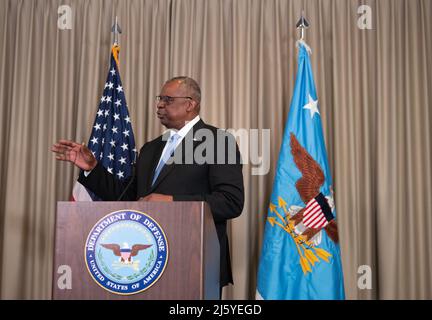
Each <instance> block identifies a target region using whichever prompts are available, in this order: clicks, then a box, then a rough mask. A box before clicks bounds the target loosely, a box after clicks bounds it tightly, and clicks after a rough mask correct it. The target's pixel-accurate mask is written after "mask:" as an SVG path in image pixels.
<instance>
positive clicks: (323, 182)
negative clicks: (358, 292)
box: [257, 41, 345, 300]
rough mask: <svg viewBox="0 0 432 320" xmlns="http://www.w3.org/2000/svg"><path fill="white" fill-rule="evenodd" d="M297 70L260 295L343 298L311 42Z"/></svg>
mask: <svg viewBox="0 0 432 320" xmlns="http://www.w3.org/2000/svg"><path fill="white" fill-rule="evenodd" d="M298 44H299V54H298V70H297V79H296V83H295V88H294V94H293V97H292V101H291V106H290V111H289V115H288V122H287V124H286V127H285V132H284V136H283V141H282V146H281V150H280V154H279V161H278V164H277V169H276V176H275V180H274V185H273V193H272V196H271V202H270V205H269V210H268V215H267V220H266V225H265V231H264V241H263V246H262V252H261V258H260V264H259V269H258V283H257V298H263V299H275V300H284V299H288V300H291V299H344V298H345V293H344V285H343V273H342V263H341V258H340V249H339V244H338V236H337V226H336V220H335V218H336V211H335V208H334V200H333V191H332V178H331V174H330V169H329V164H328V160H327V152H326V148H325V143H324V137H323V130H322V125H321V114H320V112H319V109H318V97H317V94H316V90H315V83H314V80H313V75H312V69H311V63H310V59H309V53H308V50H310V49H309V48H308V47H307V45H306V44H305V43H304V42H302V41H299V43H298Z"/></svg>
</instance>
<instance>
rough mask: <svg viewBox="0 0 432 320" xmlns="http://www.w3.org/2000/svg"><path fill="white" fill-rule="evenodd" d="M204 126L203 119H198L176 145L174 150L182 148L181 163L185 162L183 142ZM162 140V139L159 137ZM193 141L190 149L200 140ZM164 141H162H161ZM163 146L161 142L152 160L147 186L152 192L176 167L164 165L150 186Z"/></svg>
mask: <svg viewBox="0 0 432 320" xmlns="http://www.w3.org/2000/svg"><path fill="white" fill-rule="evenodd" d="M204 126H205V124H204V121H202V120H201V119H200V121H198V122H197V123H196V124H195V125H194V126H193V127H192V129H191V130H190V131H189V132H188V133H187V134H186V136H185V137H184V139H183V140H182V142H181V143H180V144H179V145H178V146H177V148H176V150H177V149H179V148H182V163H185V142H186V140H187V139H190V135H193V136H194V135H195V132H196V131H197V130H199V129H201V128H203V127H204ZM161 141H162V139H161ZM192 141H193V148H192V150H195V147H196V146H197V145H198V144H199V143H200V142H201V141H194V140H192ZM162 142H164V141H162ZM164 146H165V143H162V147H161V149H160V151H158V152H157V153H158V154H157V156H155V160H154V165H153V169H152V175H151V179H150V184H149V186H150V187H151V190H150V192H153V190H154V189H155V188H156V187H157V186H158V185H159V184H160V183H161V182H162V181H163V179H164V178H165V177H166V176H167V175H168V174H170V173H172V171H173V170H174V169H175V168H176V165H175V164H171V165H165V166H164V167H163V168H162V170H161V172H160V173H159V176H158V177H157V179H156V181H155V183H154V185H153V186H151V183H152V181H153V176H154V172H155V170H156V166H157V164H158V162H159V159H160V157H161V154H162V151H163V148H164ZM192 156H193V155H192Z"/></svg>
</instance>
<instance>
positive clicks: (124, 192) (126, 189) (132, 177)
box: [116, 152, 137, 201]
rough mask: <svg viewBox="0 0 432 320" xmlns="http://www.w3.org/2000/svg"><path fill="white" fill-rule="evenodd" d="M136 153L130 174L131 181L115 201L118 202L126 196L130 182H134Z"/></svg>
mask: <svg viewBox="0 0 432 320" xmlns="http://www.w3.org/2000/svg"><path fill="white" fill-rule="evenodd" d="M136 154H137V153H136V152H135V161H134V162H133V163H132V172H131V179H130V180H129V182H128V184H127V185H126V187H125V188H124V190H123V192H122V193H121V195H120V197H118V198H117V200H116V201H120V200H121V199H122V198H123V196H124V195H125V194H126V191H128V190H129V188H130V186H131V185H132V182H133V181H134V180H135V170H136Z"/></svg>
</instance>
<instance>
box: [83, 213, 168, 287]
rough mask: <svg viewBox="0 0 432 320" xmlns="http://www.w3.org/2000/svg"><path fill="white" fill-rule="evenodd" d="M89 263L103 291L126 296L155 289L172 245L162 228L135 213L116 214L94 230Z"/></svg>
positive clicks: (88, 244) (87, 249)
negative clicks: (169, 243)
mask: <svg viewBox="0 0 432 320" xmlns="http://www.w3.org/2000/svg"><path fill="white" fill-rule="evenodd" d="M85 261H86V265H87V269H88V271H89V273H90V275H91V276H92V278H93V279H94V280H95V281H96V283H98V284H99V285H100V286H101V287H102V288H104V289H106V290H108V291H110V292H112V293H115V294H122V295H129V294H135V293H138V292H142V291H144V290H146V289H148V288H149V287H151V286H152V285H153V284H154V283H155V282H156V281H157V280H158V279H159V278H160V276H161V275H162V273H163V272H164V270H165V267H166V265H167V261H168V243H167V239H166V236H165V233H164V231H163V230H162V228H161V227H160V226H159V224H158V223H157V222H156V221H155V220H154V219H152V218H151V217H150V216H148V215H146V214H145V213H142V212H139V211H134V210H120V211H116V212H112V213H110V214H108V215H106V216H105V217H103V218H102V219H101V220H99V221H98V222H97V223H96V224H95V225H94V227H93V228H92V229H91V231H90V233H89V235H88V237H87V241H86V246H85Z"/></svg>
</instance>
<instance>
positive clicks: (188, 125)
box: [156, 115, 201, 168]
mask: <svg viewBox="0 0 432 320" xmlns="http://www.w3.org/2000/svg"><path fill="white" fill-rule="evenodd" d="M200 119H201V118H200V116H199V115H198V116H196V117H195V118H193V119H192V120H191V121H189V122H187V123H186V124H185V125H184V126H183V128H181V129H180V130H178V131H177V130H175V129H170V130H169V131H170V135H169V137H168V139H169V138H171V137H172V136H173V135H174V134H176V133H177V134H178V135H179V136H180V137H179V138H178V139H177V143H176V148H177V146H178V145H179V144H180V143H181V142H182V141H183V138H184V137H185V136H186V135H187V134H188V132H189V131H190V130H191V129H192V127H193V126H194V125H195V124H196V123H197V122H198V121H200ZM168 139H167V141H168ZM167 149H168V143H167V144H165V147H164V149H163V151H162V154H161V157H160V158H159V161H158V164H157V166H156V168H157V167H158V166H159V163H160V162H161V160H162V157H163V156H164V154H165V153H166V151H167ZM174 149H175V148H174Z"/></svg>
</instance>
